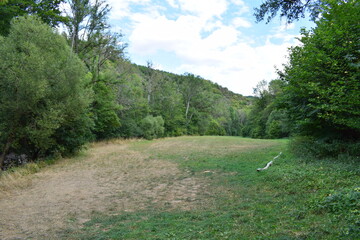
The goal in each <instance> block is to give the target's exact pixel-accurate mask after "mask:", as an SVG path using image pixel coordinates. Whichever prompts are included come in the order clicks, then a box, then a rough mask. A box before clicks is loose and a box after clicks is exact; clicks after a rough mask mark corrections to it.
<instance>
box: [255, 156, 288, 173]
mask: <svg viewBox="0 0 360 240" xmlns="http://www.w3.org/2000/svg"><path fill="white" fill-rule="evenodd" d="M281 154H282V152H280V153H279V155H277V156H276V157H274V159H273V160H272V161H270V162H268V163H267V164H266V166H265V167H263V168H258V169H256V171H258V172H260V171H264V170H266V169H268V168H269V167H270V166H271V165H272V164H273V162H274V160H275V159H277V158H278V157H280V155H281Z"/></svg>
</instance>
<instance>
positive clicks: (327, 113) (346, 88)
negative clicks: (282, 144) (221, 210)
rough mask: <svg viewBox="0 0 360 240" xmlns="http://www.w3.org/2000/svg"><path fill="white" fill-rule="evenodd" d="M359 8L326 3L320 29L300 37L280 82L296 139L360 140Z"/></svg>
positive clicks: (351, 4) (345, 3)
mask: <svg viewBox="0 0 360 240" xmlns="http://www.w3.org/2000/svg"><path fill="white" fill-rule="evenodd" d="M359 11H360V4H359V3H358V1H353V0H350V1H340V2H339V1H334V0H331V1H328V2H327V5H326V6H325V7H324V12H323V14H322V18H321V19H320V20H319V21H317V22H316V25H317V26H316V28H315V29H313V30H311V31H305V30H303V31H302V38H301V39H300V41H301V42H302V44H303V45H302V46H297V47H293V48H292V49H291V51H290V58H289V63H288V64H287V65H286V66H285V70H284V72H282V73H280V77H282V79H283V80H284V81H285V83H286V84H287V85H286V87H285V90H284V98H283V102H284V105H285V107H286V108H287V109H288V111H289V113H290V117H291V120H292V121H294V122H296V124H297V126H298V127H299V128H298V133H300V134H301V135H307V136H314V137H317V138H322V139H334V138H335V139H338V138H340V139H343V140H346V139H348V140H349V139H359V137H360V120H359V119H360V97H359V96H360V95H359V91H360V63H359V59H360V52H359V37H360V25H359V21H360V15H359V14H358V13H359Z"/></svg>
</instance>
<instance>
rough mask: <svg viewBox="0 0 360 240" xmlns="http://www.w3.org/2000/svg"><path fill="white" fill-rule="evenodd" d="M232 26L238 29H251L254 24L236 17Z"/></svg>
mask: <svg viewBox="0 0 360 240" xmlns="http://www.w3.org/2000/svg"><path fill="white" fill-rule="evenodd" d="M232 25H233V26H234V27H236V28H240V27H244V28H249V27H251V25H252V24H251V23H250V22H249V21H248V20H246V19H244V18H241V17H236V18H234V19H233V20H232Z"/></svg>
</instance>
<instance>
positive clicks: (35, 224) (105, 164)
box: [0, 143, 206, 240]
mask: <svg viewBox="0 0 360 240" xmlns="http://www.w3.org/2000/svg"><path fill="white" fill-rule="evenodd" d="M128 146H129V145H128V144H127V143H109V144H97V145H96V146H94V147H93V148H91V149H90V150H88V153H87V154H86V156H83V157H81V158H78V159H75V160H74V159H68V160H64V161H62V162H61V163H59V164H55V165H53V166H50V167H47V168H45V169H43V170H42V171H40V172H39V173H36V174H34V175H32V176H30V177H28V178H27V181H31V183H28V185H29V186H28V187H26V188H23V189H17V190H15V191H12V192H10V193H8V195H7V196H2V197H1V196H0V239H2V240H9V239H59V238H61V233H62V232H63V231H66V229H69V228H77V227H81V224H82V223H84V222H86V221H87V220H89V219H90V217H91V215H92V214H94V213H96V212H103V213H107V214H111V213H115V212H119V211H135V210H140V209H143V208H146V207H148V206H158V207H165V206H166V207H167V208H170V209H171V208H178V209H179V208H180V209H191V208H193V207H196V205H197V204H200V203H198V201H196V200H197V199H198V194H199V193H204V192H205V188H206V183H205V182H204V181H203V180H201V179H198V178H195V177H192V176H190V175H189V174H188V173H185V172H182V171H180V170H179V169H178V168H177V166H176V164H174V163H170V162H167V161H162V160H158V159H150V158H149V156H145V155H144V154H140V153H139V152H136V151H131V150H129V147H128Z"/></svg>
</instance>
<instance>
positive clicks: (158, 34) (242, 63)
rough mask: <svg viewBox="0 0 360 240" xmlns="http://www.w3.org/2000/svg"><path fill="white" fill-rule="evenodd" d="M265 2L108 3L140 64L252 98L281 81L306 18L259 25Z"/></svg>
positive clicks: (171, 0)
mask: <svg viewBox="0 0 360 240" xmlns="http://www.w3.org/2000/svg"><path fill="white" fill-rule="evenodd" d="M261 2H262V1H261V0H108V3H109V4H110V6H111V7H112V10H111V12H110V16H109V22H110V24H111V26H112V30H113V31H114V32H121V33H122V34H123V35H124V37H123V41H124V42H125V43H127V44H128V48H127V50H126V51H127V56H128V58H129V59H130V60H131V61H132V62H133V63H136V64H139V65H146V64H147V62H148V61H151V62H152V63H153V66H154V68H156V69H160V70H164V71H167V72H172V73H177V74H184V73H192V74H195V75H199V76H201V77H203V78H204V79H207V80H210V81H212V82H216V83H218V84H219V85H221V86H223V87H227V88H228V89H229V90H231V91H233V92H235V93H240V94H242V95H245V96H248V95H252V94H253V89H254V88H255V87H256V85H257V84H258V83H259V82H260V81H262V80H266V81H271V80H273V79H275V78H276V73H275V67H277V68H279V69H281V68H282V65H283V64H284V63H286V62H287V58H286V56H287V55H288V48H289V47H291V46H293V45H296V44H299V42H298V40H296V37H299V32H300V28H301V27H307V28H309V27H311V23H310V22H309V21H307V20H301V21H299V22H296V23H292V24H286V22H285V20H284V19H283V20H281V19H280V18H279V17H276V18H275V19H274V20H273V21H272V22H271V23H269V24H265V22H262V23H256V22H255V17H254V16H253V13H254V10H253V9H254V8H255V7H258V6H260V4H261Z"/></svg>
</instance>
